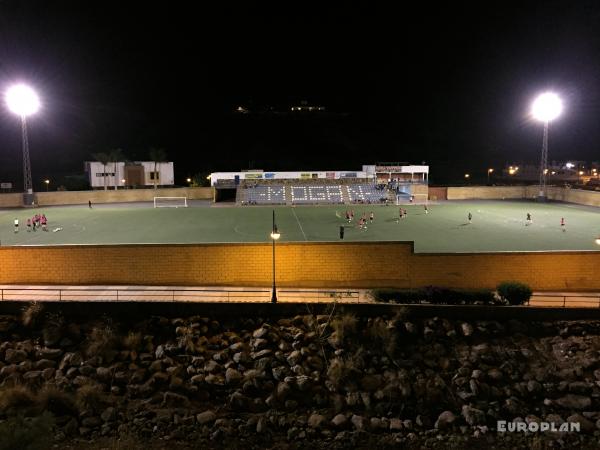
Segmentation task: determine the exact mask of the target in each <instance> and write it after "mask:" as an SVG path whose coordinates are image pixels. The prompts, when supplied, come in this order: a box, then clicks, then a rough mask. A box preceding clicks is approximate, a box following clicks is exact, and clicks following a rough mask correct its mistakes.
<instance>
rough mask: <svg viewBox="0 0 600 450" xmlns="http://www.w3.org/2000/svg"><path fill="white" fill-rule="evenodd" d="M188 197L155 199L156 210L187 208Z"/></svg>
mask: <svg viewBox="0 0 600 450" xmlns="http://www.w3.org/2000/svg"><path fill="white" fill-rule="evenodd" d="M187 205H188V204H187V197H154V207H155V208H187Z"/></svg>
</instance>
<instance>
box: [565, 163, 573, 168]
mask: <svg viewBox="0 0 600 450" xmlns="http://www.w3.org/2000/svg"><path fill="white" fill-rule="evenodd" d="M565 166H566V167H567V169H572V168H573V167H575V164H573V163H570V162H568V163H567V164H565Z"/></svg>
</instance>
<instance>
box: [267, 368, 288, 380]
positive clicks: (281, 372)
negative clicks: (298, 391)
mask: <svg viewBox="0 0 600 450" xmlns="http://www.w3.org/2000/svg"><path fill="white" fill-rule="evenodd" d="M271 372H272V373H273V378H275V380H277V381H281V380H283V379H284V378H285V377H286V375H287V372H288V371H287V369H286V368H285V367H283V366H278V367H273V368H272V369H271Z"/></svg>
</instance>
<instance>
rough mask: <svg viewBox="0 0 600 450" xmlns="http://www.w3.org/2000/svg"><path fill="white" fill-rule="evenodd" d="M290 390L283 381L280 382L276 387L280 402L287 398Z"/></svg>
mask: <svg viewBox="0 0 600 450" xmlns="http://www.w3.org/2000/svg"><path fill="white" fill-rule="evenodd" d="M291 390H292V388H291V387H290V385H289V384H288V383H286V382H285V381H282V382H280V383H279V384H278V385H277V398H279V399H280V400H285V399H286V398H287V396H288V395H289V394H290V392H291Z"/></svg>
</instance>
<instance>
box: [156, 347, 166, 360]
mask: <svg viewBox="0 0 600 450" xmlns="http://www.w3.org/2000/svg"><path fill="white" fill-rule="evenodd" d="M154 357H155V358H156V359H163V358H164V357H165V348H164V347H163V346H162V345H159V346H158V347H156V351H155V352H154Z"/></svg>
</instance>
